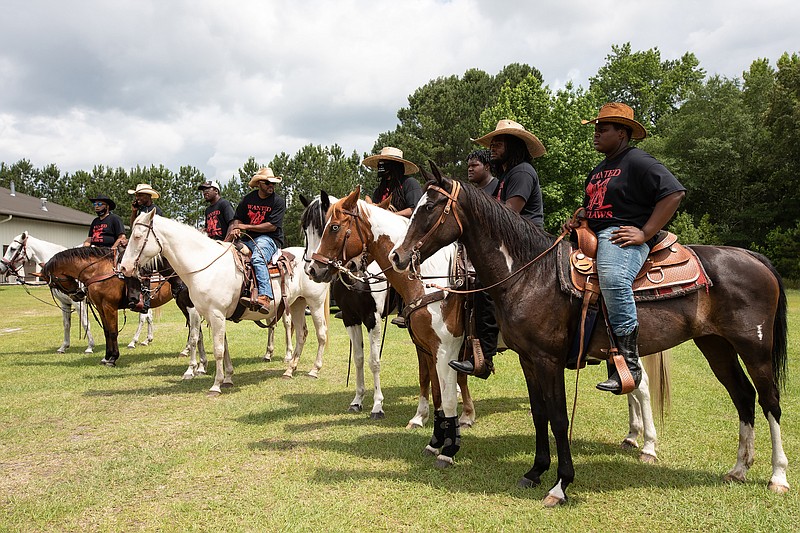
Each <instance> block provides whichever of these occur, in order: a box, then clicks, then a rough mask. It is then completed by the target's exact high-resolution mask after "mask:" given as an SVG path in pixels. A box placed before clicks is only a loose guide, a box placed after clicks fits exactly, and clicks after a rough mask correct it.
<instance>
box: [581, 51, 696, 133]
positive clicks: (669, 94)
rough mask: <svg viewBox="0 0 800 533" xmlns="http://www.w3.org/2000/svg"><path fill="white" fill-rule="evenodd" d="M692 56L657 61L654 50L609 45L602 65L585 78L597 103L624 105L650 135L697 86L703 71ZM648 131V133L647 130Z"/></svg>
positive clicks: (685, 55) (657, 57)
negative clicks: (634, 112)
mask: <svg viewBox="0 0 800 533" xmlns="http://www.w3.org/2000/svg"><path fill="white" fill-rule="evenodd" d="M699 65H700V62H699V61H698V60H697V58H696V57H695V55H694V54H692V53H689V52H687V53H685V54H684V55H683V56H682V57H681V58H680V59H679V60H675V61H669V60H667V61H661V52H660V51H659V50H658V48H651V49H650V50H646V51H643V52H632V51H631V43H629V42H628V43H625V44H624V45H621V46H619V45H613V46H612V47H611V54H609V55H608V56H606V64H605V65H603V66H602V67H600V69H599V70H598V71H597V75H595V76H592V77H591V78H589V87H590V90H591V92H592V93H593V95H594V97H595V98H596V99H597V100H598V101H600V102H601V103H605V102H624V103H626V104H628V105H629V106H631V107H632V108H633V109H634V110H635V111H636V116H637V117H638V118H639V120H640V121H641V122H642V124H644V126H645V128H646V129H647V130H648V131H649V132H650V133H657V128H658V124H659V121H660V120H661V118H662V117H664V116H666V115H668V114H669V113H672V112H674V111H675V110H676V109H678V107H680V105H681V103H682V102H684V101H685V100H686V99H687V98H689V97H690V96H691V94H692V92H693V91H694V90H695V89H696V88H697V87H699V86H700V85H701V83H702V81H703V78H704V77H705V72H704V71H703V69H701V68H700V66H699ZM651 130H652V131H651Z"/></svg>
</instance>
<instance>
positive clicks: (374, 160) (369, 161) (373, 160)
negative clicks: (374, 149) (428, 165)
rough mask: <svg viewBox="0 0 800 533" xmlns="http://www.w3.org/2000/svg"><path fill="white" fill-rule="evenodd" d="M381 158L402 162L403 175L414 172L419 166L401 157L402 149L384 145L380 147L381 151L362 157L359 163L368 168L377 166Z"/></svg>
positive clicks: (417, 170)
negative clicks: (362, 159)
mask: <svg viewBox="0 0 800 533" xmlns="http://www.w3.org/2000/svg"><path fill="white" fill-rule="evenodd" d="M381 159H383V160H385V161H397V162H398V163H403V175H404V176H408V175H409V174H416V173H417V172H419V167H418V166H417V165H415V164H414V163H412V162H411V161H408V160H407V159H403V151H402V150H400V149H399V148H395V147H394V146H384V147H383V148H381V153H379V154H375V155H371V156H369V157H367V158H366V159H364V161H362V162H361V163H362V164H363V165H364V166H365V167H370V168H378V161H380V160H381Z"/></svg>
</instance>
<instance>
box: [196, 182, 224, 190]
mask: <svg viewBox="0 0 800 533" xmlns="http://www.w3.org/2000/svg"><path fill="white" fill-rule="evenodd" d="M212 187H213V188H215V189H217V191H221V190H222V189H220V188H219V183H217V182H216V180H209V181H204V182H203V183H201V184H200V185H198V186H197V190H198V191H202V190H204V189H210V188H212Z"/></svg>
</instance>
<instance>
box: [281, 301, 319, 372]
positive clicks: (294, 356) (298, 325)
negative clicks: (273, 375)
mask: <svg viewBox="0 0 800 533" xmlns="http://www.w3.org/2000/svg"><path fill="white" fill-rule="evenodd" d="M301 301H303V300H302V298H298V299H297V300H295V301H294V303H293V304H292V305H290V306H289V309H287V310H286V312H285V313H284V315H283V321H284V324H286V323H287V322H288V323H290V325H288V326H285V329H286V357H285V360H286V361H287V364H288V366H287V368H286V372H284V373H283V377H285V378H291V377H293V376H294V372H295V370H297V365H298V364H300V355H302V353H303V346H305V343H306V336H307V335H308V328H307V327H306V305H305V302H303V304H302V306H301V305H299V303H300V302H301ZM292 332H294V334H295V343H294V346H292V340H291V337H292ZM309 375H311V373H309ZM312 377H317V376H312Z"/></svg>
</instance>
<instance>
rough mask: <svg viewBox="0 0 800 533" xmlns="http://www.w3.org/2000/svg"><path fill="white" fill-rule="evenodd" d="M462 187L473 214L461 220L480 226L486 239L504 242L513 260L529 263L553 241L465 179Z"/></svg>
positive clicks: (546, 234)
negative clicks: (469, 217)
mask: <svg viewBox="0 0 800 533" xmlns="http://www.w3.org/2000/svg"><path fill="white" fill-rule="evenodd" d="M461 188H462V193H461V194H463V195H464V196H465V198H466V202H467V204H468V206H469V210H470V212H471V217H472V218H471V219H469V220H465V221H462V222H463V223H464V224H465V225H467V224H470V225H472V224H475V225H477V226H479V227H482V228H484V231H486V232H487V233H488V235H487V237H488V238H491V239H492V240H494V241H498V242H499V241H502V242H504V243H505V245H506V248H507V249H508V253H509V254H510V255H511V258H512V259H513V260H514V261H515V262H528V261H530V260H531V259H532V258H533V257H535V256H536V255H538V254H539V253H541V252H542V251H544V250H546V249H547V248H548V247H549V246H550V245H551V244H553V236H552V235H550V234H549V233H547V232H546V231H544V229H542V228H540V227H539V226H537V225H536V224H534V223H533V222H531V221H530V220H528V219H526V218H522V217H520V216H519V215H518V214H517V213H515V212H514V211H512V210H511V209H509V208H508V207H506V206H505V205H504V204H502V203H500V202H498V201H496V200H495V199H494V198H492V197H491V196H489V195H488V194H486V193H485V192H483V191H482V190H481V189H478V188H477V187H475V186H474V185H472V184H471V183H466V182H461Z"/></svg>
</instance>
